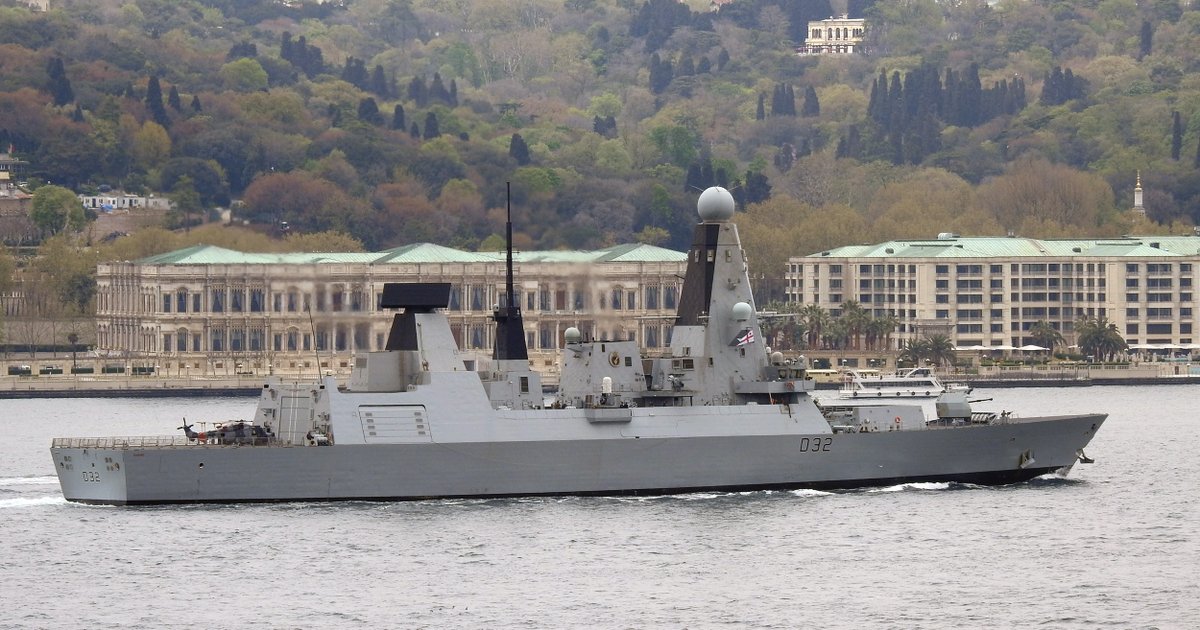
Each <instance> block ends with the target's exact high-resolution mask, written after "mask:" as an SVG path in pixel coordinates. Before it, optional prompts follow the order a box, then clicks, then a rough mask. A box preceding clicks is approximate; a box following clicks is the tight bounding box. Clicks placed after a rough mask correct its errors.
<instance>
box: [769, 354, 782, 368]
mask: <svg viewBox="0 0 1200 630" xmlns="http://www.w3.org/2000/svg"><path fill="white" fill-rule="evenodd" d="M771 365H783V353H782V352H778V351H776V352H772V353H771Z"/></svg>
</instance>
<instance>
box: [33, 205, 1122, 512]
mask: <svg viewBox="0 0 1200 630" xmlns="http://www.w3.org/2000/svg"><path fill="white" fill-rule="evenodd" d="M697 210H698V214H699V217H700V222H699V223H698V224H697V225H696V227H695V229H694V236H693V240H692V246H691V248H690V251H689V252H688V263H687V271H686V276H685V278H684V282H683V289H682V292H681V294H680V300H679V304H678V311H677V314H676V319H675V322H674V328H673V333H672V335H671V340H670V348H669V351H668V352H666V353H664V356H658V357H642V356H641V355H640V354H639V349H638V346H637V344H636V342H635V341H632V340H606V339H590V338H585V337H584V335H582V334H581V333H580V332H579V331H578V330H576V329H573V328H572V329H568V330H567V331H566V335H565V344H564V347H563V348H562V351H561V374H562V376H561V380H560V386H559V391H558V394H557V396H556V397H554V398H553V399H552V400H547V399H545V398H544V397H543V392H542V386H541V380H540V378H539V375H538V373H537V372H535V371H533V370H531V369H530V367H529V361H528V357H527V352H526V347H525V334H524V330H523V325H522V321H521V312H520V309H519V306H518V301H517V300H514V299H513V296H514V291H513V271H512V250H511V240H512V239H511V232H512V225H511V221H510V222H509V224H508V226H507V230H508V235H509V239H508V240H509V243H510V245H509V251H508V260H507V269H508V273H507V278H506V283H507V285H506V291H505V295H506V296H507V298H508V299H507V300H506V301H505V302H502V303H501V304H499V305H498V306H497V307H496V310H495V313H494V318H495V321H496V327H497V330H496V333H497V335H496V337H497V339H496V344H495V347H494V352H493V357H492V361H491V362H490V364H489V365H488V366H486V367H485V368H483V369H480V370H475V369H468V367H467V366H468V365H470V363H468V362H466V361H465V359H466V358H467V357H468V355H466V354H464V353H463V352H461V351H460V349H459V348H458V347H457V345H456V343H455V340H454V337H453V335H452V334H451V328H450V325H449V322H448V320H447V318H446V316H445V315H444V314H443V312H442V311H443V309H444V308H445V307H446V305H447V299H448V295H449V285H447V284H439V283H412V284H387V285H385V287H384V291H383V300H382V305H383V306H384V307H385V308H392V309H396V314H395V316H394V319H393V322H392V326H391V331H390V334H389V337H388V340H387V344H386V347H385V350H383V351H379V352H370V353H366V354H362V355H359V356H357V357H356V358H355V363H354V371H353V373H352V375H351V377H350V380H349V383H348V385H347V386H346V387H344V388H339V387H338V385H337V383H336V382H335V381H334V380H333V379H332V378H326V379H324V380H317V381H313V382H284V381H282V380H278V379H272V380H270V381H267V382H266V383H265V384H264V385H263V388H262V393H261V396H260V398H259V401H258V406H257V409H256V410H255V412H254V417H253V419H252V420H248V421H246V422H238V423H231V424H226V425H223V426H221V427H220V428H218V429H216V430H211V431H202V432H197V431H194V430H193V429H192V426H191V425H187V424H186V423H185V426H184V427H181V428H182V429H183V430H184V434H183V435H178V434H177V435H172V436H147V437H120V438H56V439H54V440H53V443H52V445H51V449H50V450H51V455H52V457H53V460H54V467H55V469H56V470H57V473H58V478H59V481H60V483H61V486H62V491H63V495H64V496H65V497H66V498H67V499H68V500H70V501H77V502H83V503H99V504H116V505H126V504H130V505H132V504H157V503H205V502H211V503H225V502H242V501H331V500H392V499H418V498H433V497H502V496H524V495H588V494H654V493H677V492H690V491H700V490H749V489H769V488H778V489H784V488H854V487H863V486H878V485H890V484H895V483H900V482H914V481H954V482H965V483H976V484H1003V483H1012V482H1020V481H1023V480H1028V479H1031V478H1033V477H1037V476H1039V475H1044V474H1047V473H1052V472H1058V473H1060V474H1063V473H1065V472H1067V471H1069V470H1070V469H1071V468H1072V466H1073V465H1074V464H1075V463H1076V462H1078V461H1085V462H1088V461H1090V460H1088V459H1087V458H1086V456H1085V455H1084V453H1083V449H1084V447H1085V446H1087V444H1088V442H1089V441H1090V440H1091V439H1092V437H1093V436H1094V435H1095V434H1096V431H1097V430H1098V429H1099V428H1100V425H1101V424H1102V423H1103V422H1104V420H1105V419H1106V417H1107V416H1106V414H1102V413H1080V414H1073V415H1059V416H1047V417H1017V416H1015V415H1012V414H1007V413H999V414H997V413H989V412H983V411H975V410H973V409H972V406H971V402H972V401H969V400H967V398H966V395H965V394H963V393H950V394H946V395H944V396H943V397H942V398H941V399H939V400H938V402H937V405H936V407H937V414H936V415H932V416H931V417H927V416H926V413H925V412H924V411H923V410H922V408H921V407H919V406H916V405H906V404H882V405H853V406H845V407H832V406H824V407H823V406H822V405H820V404H819V403H818V402H816V401H815V400H814V399H813V398H812V397H811V392H812V390H813V389H814V383H813V381H812V380H811V378H809V377H808V375H807V374H806V367H807V366H806V365H805V363H804V362H803V361H802V360H798V359H792V360H785V359H784V357H783V356H782V355H781V354H779V353H771V352H769V351H768V349H767V348H766V347H765V345H764V343H763V340H762V332H761V329H760V327H759V322H758V315H757V312H756V309H755V303H754V297H753V295H752V294H751V291H750V283H749V276H748V274H747V269H748V267H747V260H746V254H745V252H744V250H743V249H742V247H741V242H740V240H739V238H738V232H737V227H736V225H735V224H734V223H733V222H732V218H733V215H734V201H733V198H732V196H731V195H730V194H729V192H728V191H726V190H724V189H722V188H710V189H708V190H706V191H704V192H703V193H702V194H701V195H700V198H699V201H698V203H697Z"/></svg>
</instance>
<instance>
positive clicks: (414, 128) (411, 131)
mask: <svg viewBox="0 0 1200 630" xmlns="http://www.w3.org/2000/svg"><path fill="white" fill-rule="evenodd" d="M408 135H410V136H412V137H413V138H420V137H421V130H420V129H419V128H417V121H415V120H414V121H413V122H412V126H411V127H409V128H408Z"/></svg>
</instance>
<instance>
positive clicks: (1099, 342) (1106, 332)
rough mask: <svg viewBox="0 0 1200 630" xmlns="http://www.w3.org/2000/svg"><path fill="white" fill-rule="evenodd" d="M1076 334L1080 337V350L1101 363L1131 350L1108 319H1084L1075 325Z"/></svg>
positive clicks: (1115, 326)
mask: <svg viewBox="0 0 1200 630" xmlns="http://www.w3.org/2000/svg"><path fill="white" fill-rule="evenodd" d="M1075 333H1076V335H1077V336H1078V340H1079V349H1080V350H1082V351H1083V352H1084V353H1085V354H1090V355H1092V356H1094V357H1096V358H1098V359H1100V360H1101V361H1107V360H1109V359H1110V358H1112V357H1113V356H1114V355H1116V354H1117V353H1118V352H1121V351H1124V350H1127V349H1128V348H1129V345H1128V344H1126V343H1125V338H1124V337H1122V336H1121V333H1120V332H1119V331H1118V330H1117V325H1116V324H1114V323H1111V322H1109V321H1108V318H1107V317H1100V318H1097V319H1092V318H1090V317H1083V318H1081V319H1080V320H1079V321H1078V322H1077V323H1076V324H1075Z"/></svg>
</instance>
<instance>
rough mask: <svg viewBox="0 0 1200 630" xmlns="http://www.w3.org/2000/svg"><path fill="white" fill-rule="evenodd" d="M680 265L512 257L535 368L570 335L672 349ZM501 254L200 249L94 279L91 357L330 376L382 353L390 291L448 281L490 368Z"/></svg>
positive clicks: (415, 248)
mask: <svg viewBox="0 0 1200 630" xmlns="http://www.w3.org/2000/svg"><path fill="white" fill-rule="evenodd" d="M686 258H687V256H686V254H683V253H681V252H675V251H671V250H667V249H662V248H659V247H653V246H649V245H620V246H616V247H611V248H608V249H602V250H598V251H591V252H580V251H531V252H518V253H515V254H514V263H515V275H516V279H517V292H518V294H519V295H520V299H521V301H522V303H521V306H522V309H523V315H524V322H525V329H526V331H525V332H526V341H527V343H528V345H529V356H530V360H531V362H532V363H533V366H534V367H535V368H537V369H539V370H542V371H545V372H551V373H553V372H554V371H555V370H556V367H555V366H556V364H557V358H558V355H557V349H558V348H561V347H562V341H563V333H564V331H565V330H566V329H567V328H568V327H571V326H574V327H576V328H579V329H580V330H581V331H582V332H583V333H584V334H585V335H589V336H591V337H594V338H600V339H603V338H607V339H630V338H632V339H636V340H638V341H639V343H640V344H641V345H642V346H643V347H644V348H646V349H647V350H649V351H653V350H654V349H655V348H661V347H665V346H666V345H667V342H668V340H669V335H670V330H671V323H672V319H673V318H674V313H675V306H676V299H677V296H678V292H679V287H680V285H681V283H682V278H683V272H684V268H685V265H686ZM504 268H505V262H504V254H503V252H479V253H476V252H464V251H459V250H456V249H450V248H447V247H441V246H437V245H430V244H416V245H408V246H404V247H399V248H396V249H392V250H388V251H384V252H376V253H327V254H252V253H243V252H237V251H231V250H227V249H221V248H218V247H211V246H204V245H201V246H196V247H192V248H188V249H183V250H179V251H174V252H169V253H166V254H161V255H158V256H152V257H150V258H145V259H142V260H137V261H133V262H115V263H105V264H101V265H100V266H99V267H98V269H97V304H96V322H97V331H96V333H97V350H98V352H99V353H100V354H101V355H105V356H113V357H118V356H120V357H127V358H130V359H132V360H134V361H141V362H143V364H144V365H150V366H154V367H157V368H158V369H159V370H162V371H164V372H165V373H171V374H173V373H176V372H180V373H182V372H183V371H185V370H186V371H187V372H189V373H193V372H205V371H210V370H211V371H215V372H218V373H219V372H229V371H231V370H238V371H245V372H267V371H285V372H286V371H303V370H306V369H307V370H313V369H317V368H318V366H319V369H322V370H333V371H337V370H340V369H343V368H346V367H348V366H349V365H351V358H352V356H353V355H354V354H355V353H356V352H365V351H373V350H381V349H382V348H383V346H384V342H385V339H386V336H387V332H388V330H389V328H390V325H391V312H389V311H383V310H381V309H380V308H378V306H377V305H378V304H379V298H380V296H381V294H382V292H383V285H384V283H386V282H404V281H421V282H449V283H450V284H451V287H452V289H451V297H450V300H451V301H450V306H449V309H448V312H449V315H450V318H451V321H452V323H453V330H454V335H455V338H456V339H457V340H458V343H459V346H460V347H461V348H463V349H464V350H466V351H475V352H474V354H476V355H477V356H479V357H486V356H490V348H491V347H492V340H493V339H492V338H493V335H494V326H493V324H492V321H491V314H492V309H493V308H494V306H496V305H497V304H498V302H499V300H500V298H501V296H502V295H503V293H504Z"/></svg>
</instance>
